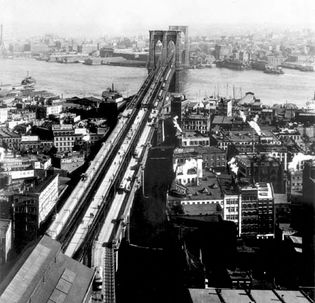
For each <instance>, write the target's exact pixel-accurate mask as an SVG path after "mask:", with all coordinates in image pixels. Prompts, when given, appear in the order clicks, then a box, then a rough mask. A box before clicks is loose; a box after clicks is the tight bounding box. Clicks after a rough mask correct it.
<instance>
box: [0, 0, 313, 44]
mask: <svg viewBox="0 0 315 303" xmlns="http://www.w3.org/2000/svg"><path fill="white" fill-rule="evenodd" d="M0 4H1V7H2V8H1V10H0V23H2V24H3V25H4V27H5V32H4V33H5V35H4V39H7V40H10V39H15V38H18V39H20V38H23V37H29V36H34V35H42V34H45V33H54V34H58V35H63V36H74V37H81V38H83V37H92V38H94V37H100V36H104V35H109V36H112V35H120V34H124V35H131V34H145V33H147V31H148V30H149V29H159V28H161V29H163V28H167V26H168V25H169V24H185V25H188V26H189V27H190V31H191V34H207V31H210V29H211V30H212V31H213V30H214V29H215V28H216V27H219V28H223V29H228V30H229V31H233V30H234V31H238V30H245V31H246V30H248V31H251V30H254V29H256V27H257V29H258V28H270V27H279V26H281V27H282V28H289V29H300V28H311V29H315V22H314V21H313V18H312V16H313V15H314V13H315V3H314V1H312V0H303V1H296V0H290V1H285V0H279V1H271V0H268V1H264V2H263V3H262V2H258V1H255V2H254V5H253V1H249V0H223V1H220V2H208V1H205V0H197V1H192V0H185V1H179V0H174V1H171V2H170V1H166V0H160V1H159V2H158V3H156V4H155V5H154V6H153V5H152V3H150V2H148V1H144V0H140V1H136V2H135V1H126V0H118V1H115V2H114V3H106V2H105V1H101V0H93V1H89V2H87V1H82V0H79V1H74V0H67V1H66V2H65V1H60V0H57V1H51V0H44V1H38V0H31V1H27V2H20V1H16V0H13V1H8V0H1V1H0ZM166 7H167V9H166ZM253 25H256V27H255V26H254V27H253Z"/></svg>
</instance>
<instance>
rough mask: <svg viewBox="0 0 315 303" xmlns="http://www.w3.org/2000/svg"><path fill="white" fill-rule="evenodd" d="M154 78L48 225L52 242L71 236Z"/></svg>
mask: <svg viewBox="0 0 315 303" xmlns="http://www.w3.org/2000/svg"><path fill="white" fill-rule="evenodd" d="M154 77H155V73H154V72H152V73H150V74H149V75H148V77H147V78H146V80H145V81H144V83H143V85H142V86H141V88H140V90H139V92H138V93H137V94H136V96H135V97H134V98H133V100H132V101H131V104H130V105H129V107H128V108H127V110H126V111H125V112H124V113H123V114H122V115H121V117H120V119H119V120H118V122H117V125H116V127H115V128H114V130H113V131H112V133H111V134H110V135H109V137H108V139H107V141H106V142H105V143H104V144H103V146H102V147H101V149H100V151H99V152H98V153H97V155H96V157H95V158H94V160H93V161H92V162H91V164H90V166H89V168H88V169H87V171H86V173H85V177H84V179H82V180H80V181H79V183H78V184H77V186H76V187H75V188H74V190H73V191H72V193H71V194H70V196H69V198H68V199H67V201H66V202H65V203H64V205H63V207H62V208H61V209H60V210H59V212H58V213H57V215H56V216H55V219H54V220H53V222H52V223H51V224H50V226H49V228H48V229H47V231H46V233H47V234H48V235H49V236H50V237H52V238H53V239H57V240H59V241H60V242H61V243H62V244H64V245H66V244H67V242H68V240H69V239H70V238H71V236H72V235H73V232H74V227H75V225H76V224H77V222H78V221H79V220H80V219H81V218H82V215H83V214H84V212H85V210H86V208H87V206H88V205H89V201H90V200H91V198H92V197H93V195H94V194H95V192H96V190H97V188H98V187H99V185H100V182H101V181H102V179H103V176H104V173H105V172H106V170H107V169H108V168H109V166H110V164H111V163H112V161H113V158H114V156H115V155H116V153H117V152H118V150H119V148H120V146H121V142H122V141H123V139H124V138H125V136H126V134H127V132H128V131H129V128H130V127H131V125H132V124H133V122H134V119H135V118H136V114H137V112H138V110H139V107H140V105H141V101H142V100H143V98H144V96H145V95H146V94H147V92H148V90H149V88H150V86H151V84H152V82H153V80H154Z"/></svg>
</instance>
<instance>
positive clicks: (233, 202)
mask: <svg viewBox="0 0 315 303" xmlns="http://www.w3.org/2000/svg"><path fill="white" fill-rule="evenodd" d="M226 204H238V199H226Z"/></svg>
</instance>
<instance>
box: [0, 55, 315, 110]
mask: <svg viewBox="0 0 315 303" xmlns="http://www.w3.org/2000/svg"><path fill="white" fill-rule="evenodd" d="M284 71H285V74H283V75H272V74H265V73H263V72H262V71H254V70H250V71H234V70H229V69H225V68H221V69H220V68H207V69H194V70H186V71H184V72H182V75H181V82H180V84H181V85H180V88H181V92H183V93H184V94H185V95H186V97H187V98H189V99H193V100H198V99H201V98H203V97H205V96H206V95H212V94H213V93H214V92H215V93H219V94H220V95H223V96H226V95H227V96H232V95H233V89H232V87H233V86H234V87H235V89H234V92H235V95H236V97H239V96H240V95H241V93H242V94H243V95H244V93H245V92H248V91H251V92H254V93H255V95H256V97H257V98H260V99H261V100H262V102H263V103H265V104H269V105H272V104H275V103H284V102H292V103H295V104H297V105H298V106H305V103H306V101H307V100H310V99H312V98H313V96H314V91H315V72H301V71H297V70H290V69H285V70H284ZM27 72H29V73H30V75H31V76H32V77H34V78H35V79H36V81H37V84H36V88H37V89H45V90H48V91H50V92H53V93H56V94H59V95H61V94H63V96H65V97H72V96H79V97H83V96H94V97H100V96H101V93H102V91H103V90H105V89H106V88H107V87H109V86H111V84H112V83H114V84H115V87H116V88H117V90H119V91H120V92H122V93H123V95H124V96H128V95H131V94H134V93H135V92H136V91H137V90H138V89H139V88H140V86H141V84H142V82H143V80H144V79H145V77H146V75H147V71H146V69H144V68H134V67H119V66H106V65H92V66H91V65H84V64H60V63H48V62H44V61H36V60H33V59H0V83H3V84H18V83H19V82H20V81H21V80H22V79H23V78H25V76H26V74H27Z"/></svg>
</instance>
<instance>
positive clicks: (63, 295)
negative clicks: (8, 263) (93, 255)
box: [0, 236, 94, 303]
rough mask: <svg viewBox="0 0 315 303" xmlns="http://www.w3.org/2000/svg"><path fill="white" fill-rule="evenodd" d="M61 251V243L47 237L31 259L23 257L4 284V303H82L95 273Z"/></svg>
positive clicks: (0, 289) (0, 302) (0, 299)
mask: <svg viewBox="0 0 315 303" xmlns="http://www.w3.org/2000/svg"><path fill="white" fill-rule="evenodd" d="M60 250H61V244H60V243H59V242H57V241H54V240H52V239H51V238H49V237H47V236H44V237H43V238H42V239H41V240H40V241H39V243H38V244H37V245H36V246H35V247H34V249H32V251H31V252H30V253H29V254H28V255H27V254H24V255H22V257H21V259H22V260H21V259H20V260H18V262H17V263H16V265H15V266H14V267H13V268H12V270H11V271H10V273H9V274H8V275H7V277H6V278H5V279H4V280H3V282H2V283H1V284H0V303H13V302H14V303H22V302H28V300H30V299H31V301H32V303H45V302H47V303H66V302H67V303H76V302H82V301H83V300H84V298H85V296H86V294H87V292H88V290H89V288H90V286H91V282H92V279H93V276H94V271H93V269H90V268H88V267H86V266H84V265H82V264H81V263H79V262H77V261H75V260H73V259H71V258H69V257H68V256H66V255H64V254H62V253H61V251H60Z"/></svg>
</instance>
